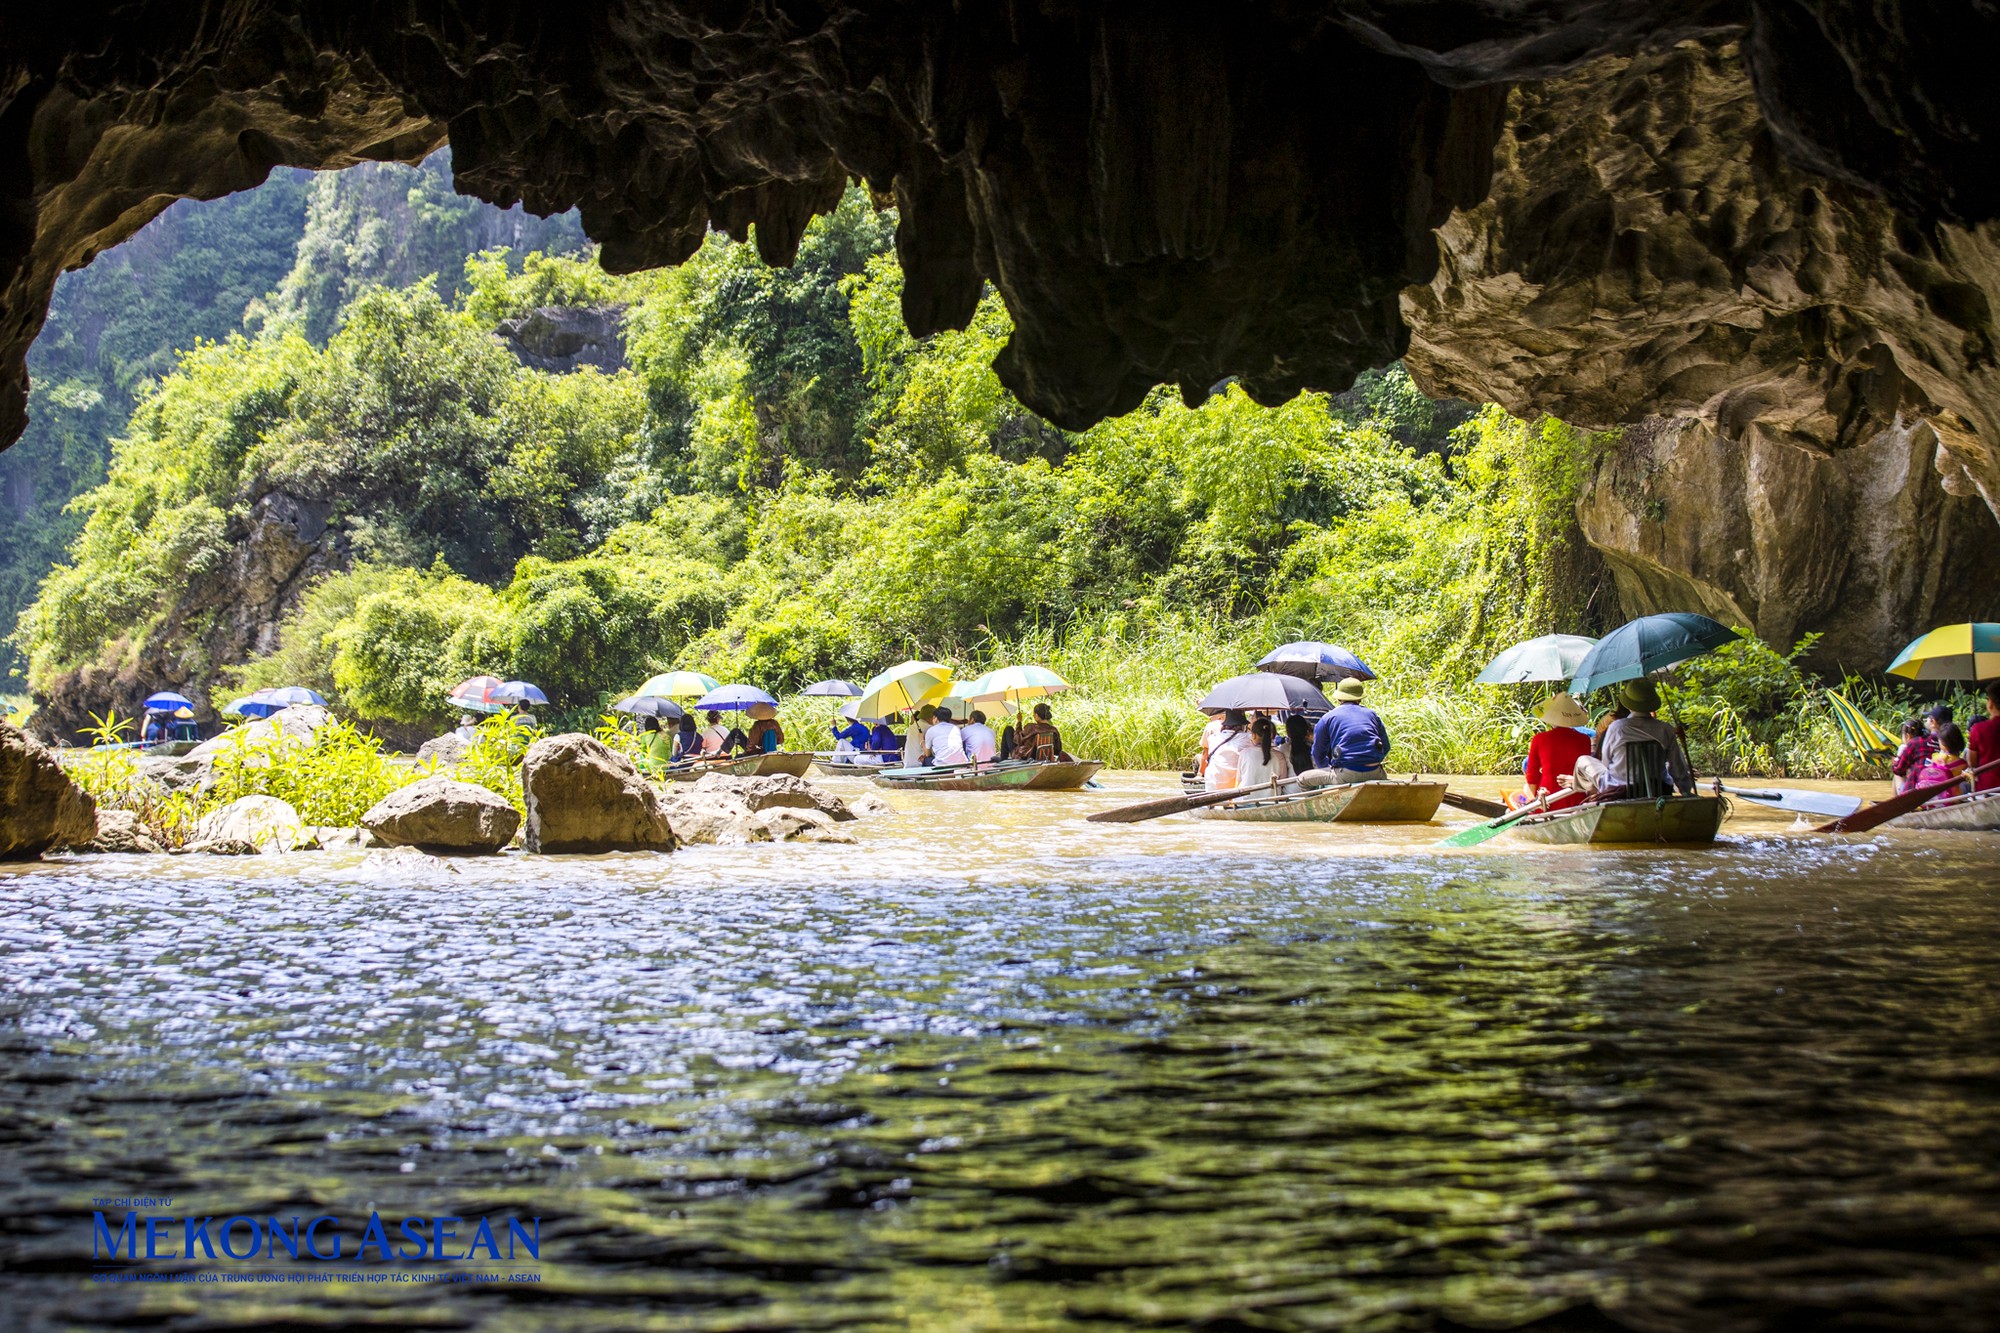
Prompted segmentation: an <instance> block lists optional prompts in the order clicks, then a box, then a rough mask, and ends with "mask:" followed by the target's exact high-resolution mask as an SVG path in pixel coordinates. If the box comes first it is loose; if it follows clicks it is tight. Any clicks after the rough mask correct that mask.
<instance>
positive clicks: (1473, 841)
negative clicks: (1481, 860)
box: [1438, 819, 1514, 847]
mask: <svg viewBox="0 0 2000 1333" xmlns="http://www.w3.org/2000/svg"><path fill="white" fill-rule="evenodd" d="M1513 822H1514V821H1513V820H1511V819H1496V820H1493V821H1492V822H1490V823H1486V824H1474V825H1473V826H1472V827H1471V828H1462V829H1460V830H1459V831H1458V832H1456V833H1454V834H1452V835H1451V836H1450V837H1449V838H1440V839H1439V840H1438V846H1440V847H1477V846H1478V845H1479V844H1480V843H1482V842H1485V841H1486V840H1487V839H1489V838H1497V837H1499V836H1500V835H1501V834H1503V833H1505V832H1506V831H1507V827H1508V825H1510V824H1512V823H1513Z"/></svg>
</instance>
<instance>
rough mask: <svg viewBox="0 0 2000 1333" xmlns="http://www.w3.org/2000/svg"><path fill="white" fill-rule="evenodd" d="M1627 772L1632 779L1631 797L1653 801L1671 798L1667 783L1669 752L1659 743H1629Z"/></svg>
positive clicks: (1670, 787)
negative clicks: (1664, 797)
mask: <svg viewBox="0 0 2000 1333" xmlns="http://www.w3.org/2000/svg"><path fill="white" fill-rule="evenodd" d="M1625 772H1626V774H1627V775H1628V776H1629V777H1630V778H1631V784H1630V788H1631V795H1632V796H1633V797H1634V798H1635V799H1639V800H1647V801H1653V800H1658V799H1659V798H1660V797H1662V796H1671V795H1673V794H1674V789H1673V786H1672V784H1671V783H1669V782H1668V781H1667V750H1666V747H1665V746H1663V745H1661V744H1660V743H1659V742H1658V741H1628V742H1627V743H1626V745H1625Z"/></svg>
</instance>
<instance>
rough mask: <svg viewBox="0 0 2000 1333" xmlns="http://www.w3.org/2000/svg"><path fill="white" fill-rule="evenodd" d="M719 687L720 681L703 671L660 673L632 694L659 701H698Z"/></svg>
mask: <svg viewBox="0 0 2000 1333" xmlns="http://www.w3.org/2000/svg"><path fill="white" fill-rule="evenodd" d="M721 685H722V682H721V681H719V680H717V679H716V678H715V677H713V676H711V675H709V674H708V673H707V672H704V671H662V672H661V673H660V674H659V675H657V676H654V677H652V678H650V679H649V680H647V681H646V683H645V684H644V685H641V686H640V687H639V688H638V689H636V690H634V691H632V693H633V694H634V695H635V696H637V695H642V694H650V695H654V696H655V697H657V698H661V699H699V698H701V696H702V695H704V694H707V693H708V692H709V691H710V690H713V689H718V688H720V687H721Z"/></svg>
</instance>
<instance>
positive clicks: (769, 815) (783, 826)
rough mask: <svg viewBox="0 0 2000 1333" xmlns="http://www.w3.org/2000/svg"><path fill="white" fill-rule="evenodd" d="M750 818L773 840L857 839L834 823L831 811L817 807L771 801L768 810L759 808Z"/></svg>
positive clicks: (836, 840)
mask: <svg viewBox="0 0 2000 1333" xmlns="http://www.w3.org/2000/svg"><path fill="white" fill-rule="evenodd" d="M754 818H755V819H756V821H757V822H758V823H759V824H762V825H763V826H764V828H765V830H766V831H767V832H768V833H769V834H770V835H771V841H773V842H844V843H853V842H859V841H860V839H858V838H856V837H855V836H854V835H853V834H852V833H849V832H848V831H847V830H846V829H844V828H840V827H838V826H837V824H836V823H835V821H834V818H833V816H832V815H829V814H826V813H824V812H822V811H819V810H801V809H799V808H797V807H796V806H788V805H774V806H772V807H771V808H770V809H768V810H759V811H758V812H757V813H756V815H755V816H754Z"/></svg>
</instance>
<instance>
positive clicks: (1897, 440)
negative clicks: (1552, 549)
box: [1578, 417, 2000, 671]
mask: <svg viewBox="0 0 2000 1333" xmlns="http://www.w3.org/2000/svg"><path fill="white" fill-rule="evenodd" d="M1937 450H1938V443H1937V437H1936V435H1935V434H1934V433H1933V432H1932V431H1931V429H1930V428H1929V427H1928V426H1926V425H1924V424H1923V423H1922V422H1920V421H1902V422H1898V423H1895V424H1894V425H1891V426H1890V427H1889V428H1887V429H1885V430H1883V431H1881V432H1879V433H1877V434H1876V435H1875V436H1873V437H1872V438H1870V439H1868V440H1867V441H1865V442H1862V443H1859V444H1856V445H1854V446H1852V447H1850V448H1845V449H1840V450H1837V451H1831V452H1829V451H1827V450H1823V449H1817V448H1814V447H1812V446H1810V445H1805V444H1801V443H1799V442H1798V441H1796V440H1793V439H1787V438H1782V437H1776V436H1770V435H1764V434H1752V435H1750V436H1749V437H1747V438H1745V439H1742V440H1735V441H1731V440H1724V439H1722V438H1720V437H1718V436H1717V435H1716V434H1715V432H1714V430H1713V429H1712V428H1711V427H1710V426H1708V425H1707V424H1705V423H1704V422H1702V421H1699V420H1697V419H1695V418H1692V417H1684V418H1680V419H1677V420H1666V419H1661V418H1654V419H1651V420H1648V421H1645V422H1643V423H1641V424H1639V425H1638V426H1634V427H1631V428H1629V429H1627V430H1626V431H1625V432H1624V433H1623V437H1622V439H1621V440H1620V442H1619V443H1618V444H1617V446H1616V447H1615V448H1613V449H1612V450H1611V451H1609V452H1608V453H1606V454H1605V455H1604V456H1603V457H1601V458H1599V459H1598V460H1597V462H1596V466H1595V468H1594V471H1593V473H1592V475H1591V477H1590V480H1589V482H1588V484H1587V488H1586V491H1585V494H1584V498H1583V501H1582V503H1581V504H1580V505H1579V506H1578V518H1579V519H1580V520H1581V524H1582V528H1583V533H1584V535H1585V536H1586V537H1587V538H1588V539H1589V540H1590V543H1591V544H1592V545H1593V546H1594V547H1596V548H1597V550H1598V551H1599V553H1600V554H1602V555H1603V557H1604V560H1605V563H1606V565H1607V566H1608V567H1609V568H1610V570H1611V574H1612V577H1613V579H1614V580H1615V582H1616V586H1617V590H1618V600H1619V605H1620V606H1621V607H1622V608H1623V609H1624V610H1625V611H1626V612H1627V613H1628V614H1635V615H1636V614H1641V613H1644V612H1649V611H1703V612H1706V613H1707V614H1709V615H1712V616H1714V617H1716V618H1717V619H1719V620H1722V621H1724V622H1725V623H1728V624H1734V625H1747V626H1752V627H1754V628H1755V629H1756V630H1757V632H1758V633H1759V634H1760V635H1762V636H1763V637H1764V638H1765V639H1767V640H1769V641H1771V642H1773V643H1776V644H1779V645H1781V646H1789V645H1790V644H1791V643H1792V642H1794V641H1795V640H1796V639H1797V638H1798V637H1799V636H1800V635H1802V634H1804V633H1807V632H1809V631H1812V632H1818V633H1820V634H1822V635H1824V636H1825V637H1824V638H1823V639H1822V640H1821V642H1820V643H1819V645H1818V648H1817V650H1816V652H1815V653H1814V654H1813V660H1814V662H1815V663H1816V664H1817V665H1820V666H1822V667H1825V668H1827V669H1829V670H1831V669H1836V668H1839V667H1843V666H1845V667H1848V668H1851V669H1853V670H1855V671H1872V670H1875V669H1877V668H1879V667H1880V666H1881V665H1882V663H1883V661H1884V660H1886V658H1887V657H1888V655H1889V653H1890V652H1891V651H1892V650H1893V649H1894V648H1895V647H1896V646H1900V644H1901V643H1902V642H1903V641H1904V640H1905V639H1907V638H1909V637H1910V636H1911V634H1912V633H1913V630H1914V628H1917V627H1923V626H1928V625H1933V624H1941V623H1947V622H1951V621H1960V620H1970V619H1984V618H1987V617H1988V616H1990V615H1991V614H1992V613H1993V602H1992V597H1993V590H1994V589H1995V588H2000V541H1996V540H1995V538H1996V535H2000V534H1996V529H1995V526H1994V523H1993V518H1992V515H1991V514H1990V513H1988V512H1987V510H1986V507H1985V506H1984V505H1983V504H1981V503H1980V502H1979V501H1978V500H1977V499H1972V498H1966V497H1962V496H1954V495H1951V494H1949V493H1947V492H1946V491H1945V490H1944V488H1943V487H1942V486H1940V485H1939V484H1938V481H1939V478H1938V474H1937V469H1936V465H1935V458H1936V454H1937Z"/></svg>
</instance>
